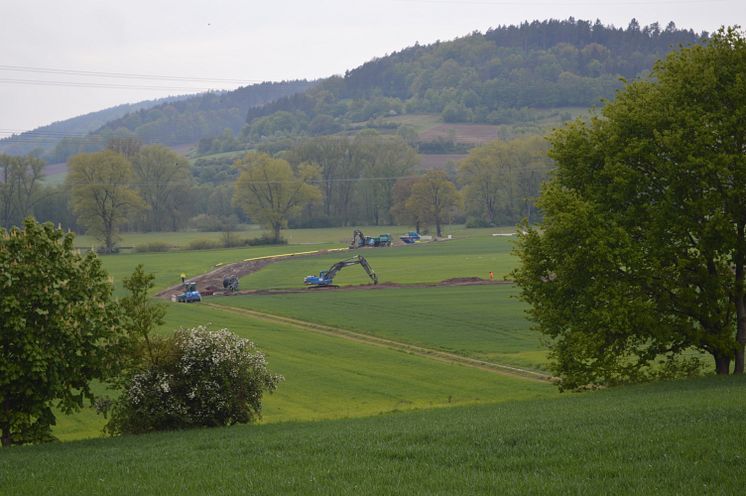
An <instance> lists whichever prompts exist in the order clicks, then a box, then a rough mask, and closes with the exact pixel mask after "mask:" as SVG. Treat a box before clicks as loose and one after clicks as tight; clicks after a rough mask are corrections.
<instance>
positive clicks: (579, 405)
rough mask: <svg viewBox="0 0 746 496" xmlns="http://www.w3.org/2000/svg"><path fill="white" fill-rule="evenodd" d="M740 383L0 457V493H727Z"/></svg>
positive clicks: (739, 487)
mask: <svg viewBox="0 0 746 496" xmlns="http://www.w3.org/2000/svg"><path fill="white" fill-rule="evenodd" d="M744 411H746V378H744V377H735V378H734V377H731V378H719V377H710V378H707V379H697V380H690V381H676V382H664V383H658V384H652V385H646V386H638V387H626V388H618V389H614V390H608V391H599V392H595V393H589V394H583V395H580V396H578V395H567V396H566V397H565V398H562V399H559V400H555V401H541V400H535V401H520V402H514V403H506V404H501V405H482V406H471V407H456V408H446V409H436V410H428V411H418V412H408V413H399V414H389V415H383V416H377V417H370V418H365V419H349V420H338V421H326V422H316V423H288V424H275V425H264V426H241V427H231V428H224V429H208V430H199V431H191V432H174V433H164V434H156V435H148V436H139V437H125V438H121V439H111V440H95V441H86V442H76V443H68V444H58V445H42V446H34V447H21V448H14V449H10V450H4V451H3V452H0V492H2V493H4V494H17V495H27V494H55V495H57V494H97V495H120V494H121V495H125V494H126V495H129V494H161V495H171V494H173V495H185V494H282V495H288V494H299V495H300V494H358V495H362V494H406V495H411V494H423V495H424V494H426V495H432V494H443V495H445V494H449V495H450V494H593V495H595V494H657V495H659V494H677V495H689V494H691V495H702V494H738V493H740V492H742V491H743V487H744V484H746V473H744V471H743V470H742V467H741V465H742V461H743V459H744V455H743V440H744V439H745V438H746V415H744V414H743V412H744Z"/></svg>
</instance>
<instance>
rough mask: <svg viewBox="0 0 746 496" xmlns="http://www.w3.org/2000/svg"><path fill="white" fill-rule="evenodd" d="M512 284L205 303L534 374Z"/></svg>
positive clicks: (537, 362)
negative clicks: (383, 339)
mask: <svg viewBox="0 0 746 496" xmlns="http://www.w3.org/2000/svg"><path fill="white" fill-rule="evenodd" d="M516 296H517V288H515V287H513V286H511V285H494V286H452V287H434V288H391V289H381V290H370V291H325V290H321V291H318V290H308V291H305V292H303V293H294V294H274V295H249V296H236V297H231V298H220V297H216V298H213V299H211V300H210V301H211V302H214V303H217V304H220V305H227V306H233V307H238V308H249V309H253V310H259V311H264V312H268V313H272V314H276V315H282V316H287V317H292V318H295V319H299V320H304V321H308V322H315V323H319V324H324V325H329V326H334V327H341V328H343V329H349V330H352V331H356V332H362V333H366V334H372V335H375V336H379V337H383V338H387V339H393V340H395V341H400V342H405V343H411V344H415V345H418V346H424V347H428V348H435V349H440V350H445V351H449V352H452V353H458V354H462V355H465V356H470V357H474V358H479V359H483V360H487V361H494V362H497V363H503V364H511V365H517V366H520V367H529V368H534V369H541V368H544V367H545V366H546V350H545V348H544V347H543V346H542V345H541V344H540V338H539V333H538V332H535V331H532V330H531V329H530V323H529V322H528V321H527V320H526V317H525V314H524V312H525V309H526V305H525V304H523V303H522V302H520V301H519V300H517V299H516Z"/></svg>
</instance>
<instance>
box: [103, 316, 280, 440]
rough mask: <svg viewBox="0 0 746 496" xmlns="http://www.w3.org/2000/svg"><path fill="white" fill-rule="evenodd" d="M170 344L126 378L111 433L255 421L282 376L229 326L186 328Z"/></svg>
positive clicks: (115, 409) (108, 426) (113, 415)
mask: <svg viewBox="0 0 746 496" xmlns="http://www.w3.org/2000/svg"><path fill="white" fill-rule="evenodd" d="M167 344H168V346H167V347H166V350H167V353H165V354H164V355H163V356H161V357H159V359H158V360H157V361H155V362H154V363H151V364H149V365H148V367H147V368H146V369H145V370H143V371H142V372H139V373H136V374H135V375H133V376H132V377H131V378H130V379H129V381H127V383H126V384H125V387H124V391H123V392H122V395H121V396H120V397H119V399H118V400H117V401H116V402H115V405H114V409H113V412H112V418H111V420H110V422H109V423H108V424H107V427H106V429H107V431H108V432H110V433H112V434H119V433H134V434H137V433H142V432H150V431H158V430H171V429H184V428H188V427H200V426H208V427H209V426H219V425H230V424H235V423H247V422H251V421H253V420H255V419H256V418H258V417H260V416H261V410H262V394H263V393H264V392H265V391H268V392H272V391H274V390H275V389H276V388H277V385H278V384H279V382H280V381H282V380H283V378H282V376H279V375H273V374H272V373H271V372H270V371H269V369H268V368H267V361H266V358H265V356H264V354H262V353H261V352H260V351H257V349H256V347H255V346H254V343H252V342H251V341H249V340H248V339H242V338H239V337H238V336H236V335H235V334H233V333H232V332H230V331H229V330H227V329H220V330H217V331H211V330H209V329H208V328H207V327H205V326H198V327H195V328H193V329H181V330H178V331H176V333H175V334H174V336H173V337H172V338H171V339H170V340H169V341H168V343H167Z"/></svg>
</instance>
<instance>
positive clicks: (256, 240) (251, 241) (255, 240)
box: [244, 234, 288, 246]
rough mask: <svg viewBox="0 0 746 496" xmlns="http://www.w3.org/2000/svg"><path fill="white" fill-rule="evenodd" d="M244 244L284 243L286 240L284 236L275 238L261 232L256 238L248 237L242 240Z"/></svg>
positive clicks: (286, 242)
mask: <svg viewBox="0 0 746 496" xmlns="http://www.w3.org/2000/svg"><path fill="white" fill-rule="evenodd" d="M244 244H246V245H248V246H262V245H286V244H288V240H287V239H285V238H280V239H275V238H274V236H271V235H269V234H262V235H261V236H260V237H258V238H250V239H247V240H245V241H244Z"/></svg>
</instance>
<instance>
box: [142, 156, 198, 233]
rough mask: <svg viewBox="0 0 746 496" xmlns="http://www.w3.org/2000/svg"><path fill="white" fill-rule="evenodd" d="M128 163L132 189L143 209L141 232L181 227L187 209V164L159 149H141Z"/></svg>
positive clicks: (180, 157)
mask: <svg viewBox="0 0 746 496" xmlns="http://www.w3.org/2000/svg"><path fill="white" fill-rule="evenodd" d="M131 160H132V170H133V172H134V177H135V181H136V183H137V186H136V188H135V189H136V190H137V192H138V193H139V194H140V197H141V198H142V199H143V200H144V202H145V205H146V207H147V208H146V209H145V210H144V211H143V214H144V215H143V217H144V218H143V221H144V225H143V227H144V228H145V229H144V230H148V231H165V230H176V229H177V228H179V227H181V226H182V225H183V220H184V217H185V214H186V213H187V212H188V208H189V206H188V203H189V202H188V201H187V192H188V191H189V188H190V186H191V185H192V174H191V172H190V170H189V162H187V160H186V159H185V158H184V157H182V156H181V155H179V154H177V153H176V152H174V151H172V150H170V149H168V148H166V147H164V146H161V145H148V146H144V147H143V148H142V149H140V150H138V152H137V153H136V154H135V155H134V156H133V157H132V159H131Z"/></svg>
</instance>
